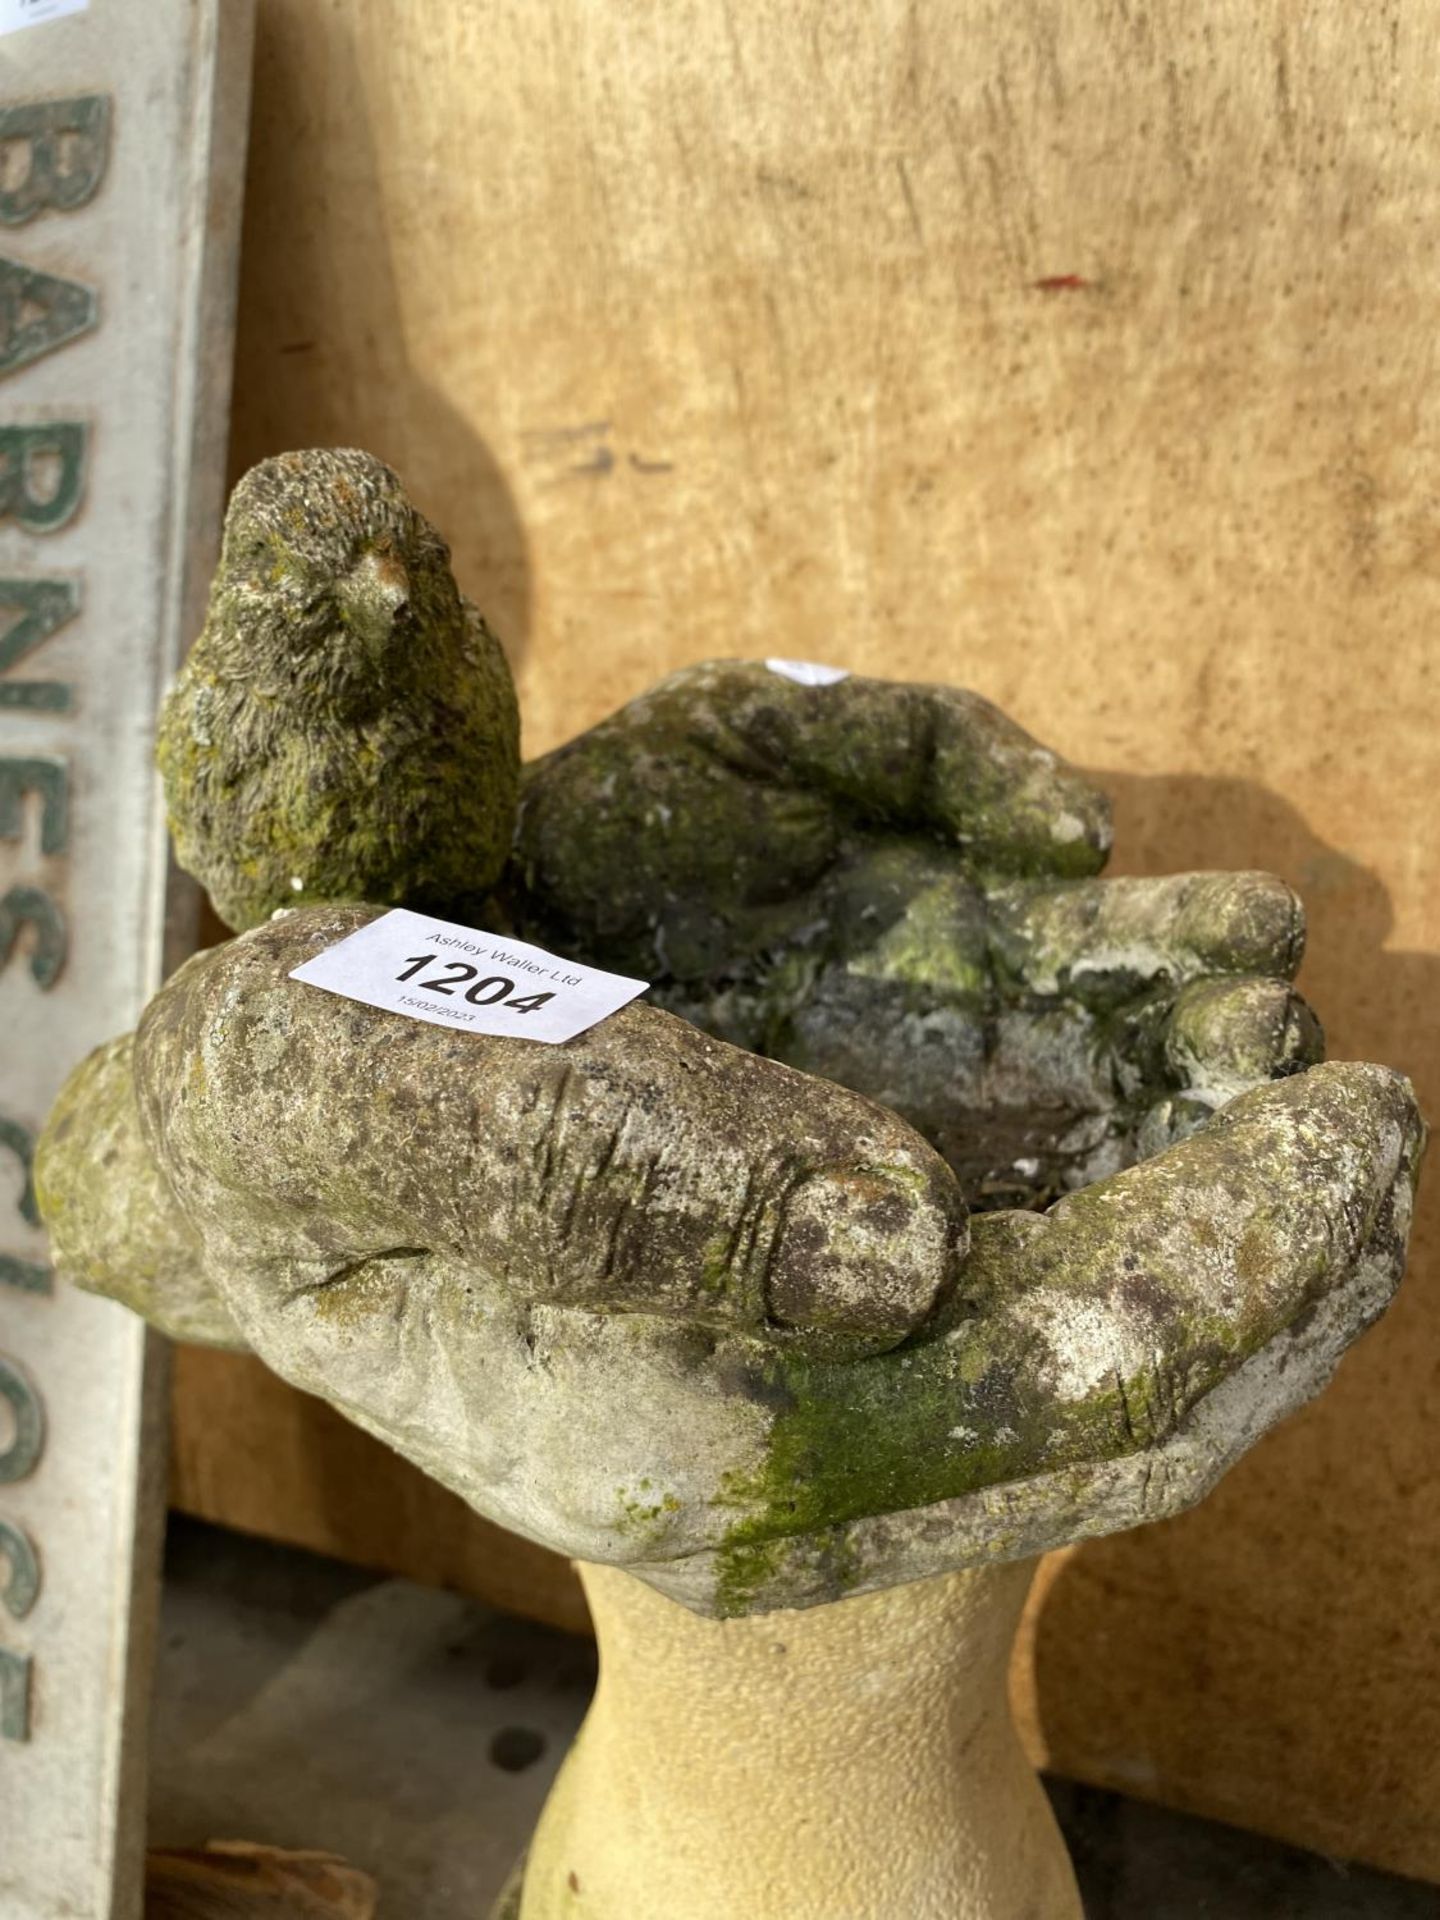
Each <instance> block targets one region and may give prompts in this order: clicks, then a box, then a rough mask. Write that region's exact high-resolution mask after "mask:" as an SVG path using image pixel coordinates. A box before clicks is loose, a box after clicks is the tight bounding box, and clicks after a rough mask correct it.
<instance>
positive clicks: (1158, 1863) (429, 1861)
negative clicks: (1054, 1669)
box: [150, 1519, 1440, 1920]
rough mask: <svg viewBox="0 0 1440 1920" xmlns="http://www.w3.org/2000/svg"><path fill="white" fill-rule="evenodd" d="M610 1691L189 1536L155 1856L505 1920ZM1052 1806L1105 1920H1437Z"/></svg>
mask: <svg viewBox="0 0 1440 1920" xmlns="http://www.w3.org/2000/svg"><path fill="white" fill-rule="evenodd" d="M594 1678H595V1657H594V1651H593V1649H592V1648H591V1647H590V1646H589V1644H588V1643H586V1642H582V1641H577V1640H572V1639H569V1638H567V1637H566V1636H565V1635H563V1634H558V1633H553V1632H551V1631H549V1630H548V1629H546V1628H543V1627H538V1626H534V1625H532V1624H530V1623H529V1622H526V1621H522V1620H515V1619H511V1618H509V1617H507V1616H505V1615H503V1614H498V1613H495V1612H493V1611H491V1610H490V1609H488V1608H486V1607H482V1606H479V1605H477V1604H476V1603H475V1602H473V1601H469V1600H462V1599H460V1598H458V1597H457V1596H456V1595H454V1594H446V1593H436V1592H433V1591H431V1590H429V1589H426V1588H423V1587H417V1586H413V1585H412V1584H411V1583H410V1582H408V1581H404V1580H389V1579H379V1578H376V1577H375V1576H374V1575H371V1574H366V1573H361V1572H358V1571H357V1570H356V1569H355V1568H353V1567H344V1566H340V1565H338V1564H337V1563H335V1562H333V1561H328V1560H322V1559H318V1558H316V1557H315V1556H314V1555H311V1554H306V1553H300V1552H296V1551H293V1550H291V1549H288V1548H283V1547H276V1546H273V1545H271V1544H269V1543H268V1542H261V1541H256V1540H250V1539H246V1538H243V1537H242V1536H240V1535H237V1534H232V1533H227V1532H224V1531H222V1530H221V1529H219V1528H214V1527H206V1526H202V1525H201V1524H199V1523H198V1522H194V1521H186V1520H179V1519H176V1520H172V1523H171V1530H170V1538H169V1542H168V1547H167V1553H166V1585H165V1598H164V1611H163V1616H162V1623H161V1635H160V1658H159V1675H158V1681H157V1688H156V1700H155V1715H154V1731H153V1747H152V1759H151V1793H150V1824H151V1841H152V1844H154V1845H156V1846H190V1845H196V1844H199V1843H202V1842H204V1841H206V1840H211V1839H245V1840H258V1841H265V1842H268V1843H270V1844H272V1845H275V1846H293V1847H328V1848H331V1849H333V1850H334V1851H335V1852H336V1853H339V1854H342V1855H344V1856H345V1857H346V1858H347V1859H349V1860H350V1861H352V1862H353V1863H354V1864H355V1865H357V1866H363V1867H365V1868H367V1869H368V1870H369V1871H370V1872H371V1873H373V1874H374V1875H375V1876H376V1878H377V1879H378V1880H379V1882H380V1885H381V1889H382V1898H381V1905H380V1920H485V1916H486V1915H487V1914H488V1912H489V1907H490V1903H491V1901H492V1900H493V1899H494V1897H495V1896H496V1894H497V1893H498V1892H499V1890H500V1887H501V1885H502V1884H503V1882H504V1880H505V1877H506V1875H507V1873H508V1872H509V1870H510V1867H511V1864H512V1862H513V1859H514V1857H515V1855H516V1854H517V1852H518V1851H519V1850H520V1849H521V1848H522V1847H523V1845H524V1843H525V1840H526V1838H527V1837H528V1835H529V1832H530V1829H531V1827H532V1825H533V1824H534V1821H535V1817H536V1815H537V1813H538V1812H539V1809H540V1805H541V1802H542V1801H543V1800H544V1798H545V1794H546V1792H547V1791H548V1789H549V1786H550V1782H551V1779H552V1778H553V1777H554V1773H555V1770H556V1768H557V1767H558V1765H559V1763H560V1760H561V1758H562V1756H563V1755H564V1752H565V1748H566V1746H567V1745H568V1743H569V1741H570V1739H571V1738H572V1736H573V1734H574V1732H575V1729H576V1728H577V1727H578V1726H579V1724H580V1721H581V1718H582V1717H583V1715H584V1712H585V1705H586V1702H587V1700H588V1698H589V1695H590V1690H591V1688H592V1686H593V1684H594ZM1050 1790H1051V1795H1052V1798H1053V1799H1054V1802H1055V1806H1056V1811H1057V1813H1058V1814H1059V1816H1060V1823H1061V1825H1062V1827H1063V1828H1064V1829H1065V1834H1066V1838H1067V1839H1068V1841H1069V1843H1070V1847H1071V1851H1072V1854H1073V1855H1074V1859H1075V1863H1076V1868H1077V1871H1078V1873H1079V1877H1080V1883H1081V1888H1082V1891H1083V1893H1084V1896H1085V1910H1086V1915H1087V1920H1440V1889H1437V1888H1434V1887H1426V1886H1421V1885H1419V1884H1417V1883H1416V1882H1413V1881H1404V1880H1396V1879H1392V1878H1389V1877H1388V1876H1386V1875H1383V1874H1377V1873H1371V1872H1369V1871H1367V1870H1365V1869H1363V1868H1358V1867H1357V1868H1347V1867H1345V1866H1343V1865H1341V1864H1340V1863H1338V1862H1336V1861H1331V1860H1325V1859H1321V1858H1319V1857H1317V1856H1316V1855H1314V1854H1306V1853H1300V1852H1298V1851H1296V1850H1295V1849H1293V1848H1288V1847H1282V1846H1277V1845H1275V1844H1273V1843H1272V1842H1269V1841H1265V1840H1260V1839H1258V1838H1256V1837H1255V1836H1254V1835H1251V1834H1246V1833H1241V1832H1238V1831H1236V1830H1235V1829H1233V1828H1229V1827H1220V1826H1215V1825H1212V1824H1210V1823H1208V1822H1206V1821H1202V1820H1193V1819H1188V1818H1186V1817H1185V1816H1183V1815H1180V1814H1172V1813H1167V1812H1164V1811H1162V1810H1160V1809H1158V1808H1154V1807H1148V1806H1145V1805H1143V1804H1142V1803H1140V1802H1138V1801H1132V1800H1126V1799H1123V1798H1121V1797H1120V1796H1118V1795H1116V1794H1110V1793H1102V1792H1099V1791H1096V1790H1095V1789H1092V1788H1086V1787H1077V1786H1074V1785H1072V1784H1069V1783H1067V1782H1052V1783H1051V1787H1050ZM673 1920H684V1916H683V1915H675V1916H673ZM773 1920H784V1916H783V1915H776V1916H774V1917H773ZM893 1920H906V1916H902V1915H895V1916H893Z"/></svg>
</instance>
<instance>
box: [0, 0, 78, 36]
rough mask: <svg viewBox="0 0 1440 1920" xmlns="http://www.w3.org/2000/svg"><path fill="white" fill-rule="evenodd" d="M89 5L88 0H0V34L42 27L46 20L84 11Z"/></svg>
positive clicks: (62, 17)
mask: <svg viewBox="0 0 1440 1920" xmlns="http://www.w3.org/2000/svg"><path fill="white" fill-rule="evenodd" d="M89 6H90V0H0V35H4V34H7V33H19V31H20V29H21V28H22V27H42V26H44V24H45V22H46V21H47V20H63V19H64V18H65V16H66V14H68V13H85V12H86V11H87V10H88V8H89Z"/></svg>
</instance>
